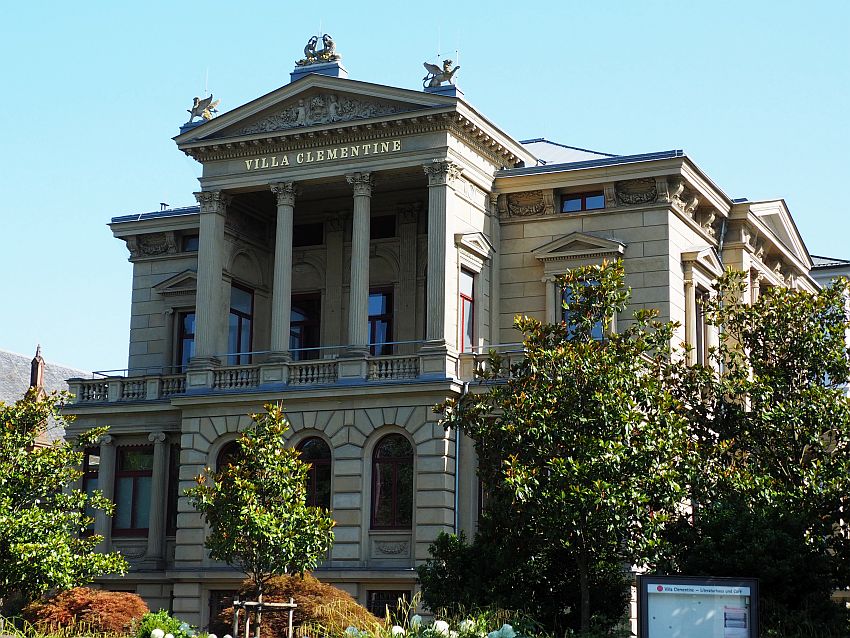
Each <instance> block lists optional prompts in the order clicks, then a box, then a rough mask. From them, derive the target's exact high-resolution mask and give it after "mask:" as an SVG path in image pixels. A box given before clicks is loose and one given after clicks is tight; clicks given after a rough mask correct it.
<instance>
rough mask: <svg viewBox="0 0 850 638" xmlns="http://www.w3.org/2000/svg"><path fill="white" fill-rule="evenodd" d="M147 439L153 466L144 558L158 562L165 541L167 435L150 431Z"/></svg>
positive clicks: (161, 558)
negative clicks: (149, 443)
mask: <svg viewBox="0 0 850 638" xmlns="http://www.w3.org/2000/svg"><path fill="white" fill-rule="evenodd" d="M148 440H149V441H150V442H151V443H153V468H152V469H151V504H150V514H149V515H148V516H149V518H148V549H147V552H146V553H145V559H146V560H150V561H155V562H157V563H160V562H161V561H162V560H163V558H164V555H163V548H164V543H165V506H166V503H168V498H167V496H166V494H165V488H166V478H167V476H168V437H167V436H166V435H165V433H164V432H151V433H150V434H149V435H148Z"/></svg>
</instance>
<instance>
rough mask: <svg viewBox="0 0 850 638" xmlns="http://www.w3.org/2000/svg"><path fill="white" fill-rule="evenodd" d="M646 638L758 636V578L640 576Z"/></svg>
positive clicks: (640, 621)
mask: <svg viewBox="0 0 850 638" xmlns="http://www.w3.org/2000/svg"><path fill="white" fill-rule="evenodd" d="M638 626H639V630H640V631H639V634H638V635H639V636H640V638H757V636H758V581H757V580H755V579H732V578H695V577H687V576H643V575H642V576H638Z"/></svg>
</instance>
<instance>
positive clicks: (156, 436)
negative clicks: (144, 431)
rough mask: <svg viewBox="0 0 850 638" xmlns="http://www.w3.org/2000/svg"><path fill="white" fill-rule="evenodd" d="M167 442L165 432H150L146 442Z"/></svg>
mask: <svg viewBox="0 0 850 638" xmlns="http://www.w3.org/2000/svg"><path fill="white" fill-rule="evenodd" d="M167 440H168V436H166V434H165V432H151V433H150V434H148V441H150V442H151V443H160V444H162V443H165V442H166V441H167Z"/></svg>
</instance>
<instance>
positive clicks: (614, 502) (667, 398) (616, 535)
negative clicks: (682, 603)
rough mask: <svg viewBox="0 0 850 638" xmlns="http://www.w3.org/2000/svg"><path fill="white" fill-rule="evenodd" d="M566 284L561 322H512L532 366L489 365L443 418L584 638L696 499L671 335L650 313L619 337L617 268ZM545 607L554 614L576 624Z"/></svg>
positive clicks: (605, 267)
mask: <svg viewBox="0 0 850 638" xmlns="http://www.w3.org/2000/svg"><path fill="white" fill-rule="evenodd" d="M560 284H561V285H562V286H563V288H564V289H565V291H566V292H565V299H567V300H569V301H568V302H565V309H564V317H565V321H563V322H561V323H558V324H548V325H547V324H543V323H541V322H539V321H537V320H534V319H530V318H527V317H519V318H517V319H516V321H515V326H516V328H517V329H518V330H520V331H521V332H522V333H523V335H524V349H525V358H524V359H523V360H522V361H521V362H519V363H517V364H515V365H513V366H512V367H511V368H510V370H505V369H503V362H502V361H501V359H500V358H499V357H498V356H497V355H496V354H491V355H490V360H489V363H488V365H487V366H486V367H485V369H484V370H483V371H482V372H481V380H482V381H485V382H489V383H490V386H489V389H488V390H487V391H485V392H483V393H479V392H474V391H473V392H471V393H469V394H466V395H465V396H463V397H461V398H458V399H455V400H450V401H448V402H446V403H445V404H444V405H442V406H438V410H441V411H442V413H443V425H444V426H446V427H455V428H458V429H459V430H460V431H462V432H464V433H466V434H467V435H469V436H470V437H472V439H473V440H474V441H475V444H476V447H477V449H478V454H479V459H480V466H479V473H480V476H481V479H482V482H483V484H484V487H485V489H486V490H487V492H488V497H489V498H490V499H491V501H492V502H493V503H497V504H500V506H501V507H503V508H504V509H505V510H506V511H507V512H508V513H509V514H510V526H511V528H512V529H513V530H515V531H516V532H517V535H518V536H519V537H524V538H526V539H528V540H527V544H528V545H529V546H532V545H534V546H538V547H541V548H547V549H545V550H544V551H545V553H546V554H555V553H557V555H558V556H559V559H558V561H557V562H558V563H559V565H558V568H559V569H561V570H562V571H568V572H572V573H574V574H575V575H576V580H577V583H578V587H579V591H580V600H579V613H580V623H579V626H580V628H581V629H582V630H587V629H588V628H589V627H590V623H591V610H592V609H593V608H594V601H592V600H591V589H592V588H591V583H592V581H593V579H594V578H595V577H596V576H597V575H598V574H599V572H600V570H608V571H610V567H611V565H615V566H617V567H616V568H617V569H620V570H622V568H623V566H624V565H630V564H636V563H637V564H645V563H648V562H652V561H654V560H655V559H656V558H657V557H658V555H659V551H660V549H661V548H662V547H663V544H662V542H661V541H662V539H663V532H664V531H665V528H666V526H667V525H668V523H669V522H670V521H671V520H675V518H676V514H677V513H678V511H679V510H680V509H681V508H682V504H683V502H684V501H685V499H686V497H687V492H686V489H685V487H686V484H685V477H686V476H687V473H688V469H689V463H691V462H692V460H693V459H694V455H693V451H694V450H693V446H694V442H693V440H692V438H691V436H690V434H689V430H688V423H687V421H686V419H685V418H684V417H683V416H682V409H681V406H680V405H679V403H678V401H677V400H676V398H675V397H674V396H673V395H672V394H671V393H670V392H669V390H668V387H667V383H666V379H667V378H668V376H669V375H670V370H671V366H673V365H676V364H675V363H671V362H673V361H675V360H674V359H673V358H672V352H671V343H672V340H673V331H674V329H675V326H674V325H673V324H671V323H662V322H659V321H657V320H656V313H654V312H650V311H644V310H641V311H638V312H636V313H635V314H634V316H633V318H632V320H631V322H630V325H629V326H628V327H626V328H625V329H623V330H620V331H618V332H617V333H614V332H613V331H612V330H611V326H612V322H613V319H614V317H615V315H619V319H620V322H622V323H625V322H624V319H626V317H625V315H624V311H625V309H626V306H627V304H628V299H629V292H628V290H627V289H626V288H625V286H624V271H623V266H622V263H620V262H617V263H604V264H602V265H601V266H589V267H584V268H578V269H576V270H573V271H570V272H569V273H568V274H567V275H565V276H564V277H563V278H562V279H561V281H560ZM505 504H507V507H505ZM493 532H494V533H495V534H498V532H497V531H496V530H495V529H493ZM483 540H485V541H486V542H490V543H494V542H495V543H496V544H498V543H499V542H500V539H498V538H489V539H483ZM541 562H542V563H546V562H553V561H548V559H545V560H544V559H541ZM531 571H533V570H531ZM537 577H538V578H540V577H541V576H540V575H538V576H537ZM529 578H531V579H534V578H535V574H533V573H532V574H529ZM525 586H527V585H525ZM548 587H549V585H548V583H546V582H538V587H537V589H539V590H540V591H532V592H531V593H530V595H531V596H536V597H538V598H541V599H546V597H547V595H546V592H547V588H548ZM426 596H427V592H426ZM549 598H556V597H554V596H551V595H549ZM600 602H602V601H596V605H597V606H598V604H599V603H600ZM547 604H548V605H550V606H553V607H554V608H557V611H556V614H555V615H557V613H560V614H562V615H563V614H564V612H565V611H566V612H567V614H568V613H569V611H570V610H563V609H562V607H563V605H562V603H561V601H559V600H550V601H549V602H548V603H547Z"/></svg>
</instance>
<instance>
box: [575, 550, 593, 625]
mask: <svg viewBox="0 0 850 638" xmlns="http://www.w3.org/2000/svg"><path fill="white" fill-rule="evenodd" d="M576 566H577V567H578V583H579V591H580V593H581V630H582V631H588V630H589V629H590V574H589V572H588V567H587V557H586V556H585V555H584V551H582V550H579V554H578V556H577V557H576Z"/></svg>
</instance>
